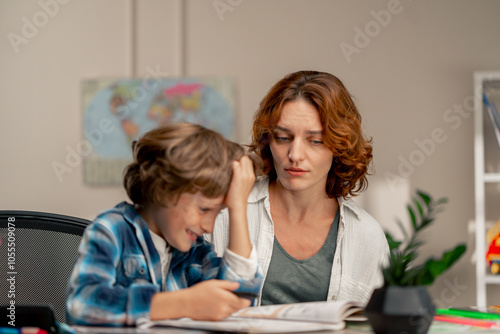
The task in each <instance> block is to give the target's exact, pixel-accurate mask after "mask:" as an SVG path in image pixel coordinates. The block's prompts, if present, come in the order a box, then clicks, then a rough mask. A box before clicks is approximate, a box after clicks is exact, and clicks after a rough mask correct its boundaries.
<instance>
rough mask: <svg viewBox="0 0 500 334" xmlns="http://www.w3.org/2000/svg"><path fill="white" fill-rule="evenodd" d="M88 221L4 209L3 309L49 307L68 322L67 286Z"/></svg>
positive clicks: (0, 254)
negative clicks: (29, 306) (7, 306)
mask: <svg viewBox="0 0 500 334" xmlns="http://www.w3.org/2000/svg"><path fill="white" fill-rule="evenodd" d="M89 223H90V221H89V220H86V219H81V218H76V217H70V216H64V215H59V214H52V213H45V212H34V211H0V305H10V304H11V303H12V301H14V303H15V305H50V306H52V308H53V309H54V313H55V316H56V320H57V321H60V322H66V306H65V304H66V287H67V282H68V279H69V275H70V274H71V271H72V269H73V266H74V263H75V261H76V257H77V255H78V251H77V250H78V246H79V244H80V240H81V238H82V235H83V232H84V230H85V227H86V226H87V225H88V224H89Z"/></svg>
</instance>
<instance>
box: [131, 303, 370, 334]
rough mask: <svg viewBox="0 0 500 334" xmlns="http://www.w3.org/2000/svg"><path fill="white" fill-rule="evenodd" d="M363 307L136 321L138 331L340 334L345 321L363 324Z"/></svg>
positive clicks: (287, 307) (301, 307) (267, 309)
mask: <svg viewBox="0 0 500 334" xmlns="http://www.w3.org/2000/svg"><path fill="white" fill-rule="evenodd" d="M364 306H365V304H363V303H360V302H350V301H324V302H308V303H296V304H281V305H266V306H257V307H249V308H245V309H243V310H240V311H238V312H236V313H234V314H233V315H232V316H231V317H229V318H227V319H224V320H221V321H197V320H192V319H189V318H183V319H176V320H160V321H150V320H148V319H141V320H139V323H138V327H140V328H149V327H157V326H167V327H177V328H189V329H201V330H212V331H224V332H234V333H292V332H308V331H319V330H340V329H343V328H344V327H345V320H353V321H356V320H357V321H359V320H366V318H365V317H363V316H362V315H361V312H362V310H363V308H364Z"/></svg>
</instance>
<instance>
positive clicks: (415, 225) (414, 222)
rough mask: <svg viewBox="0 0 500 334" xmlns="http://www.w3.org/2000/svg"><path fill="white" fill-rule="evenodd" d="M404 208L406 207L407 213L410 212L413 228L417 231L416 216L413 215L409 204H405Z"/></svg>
mask: <svg viewBox="0 0 500 334" xmlns="http://www.w3.org/2000/svg"><path fill="white" fill-rule="evenodd" d="M406 208H407V209H408V213H409V214H410V218H411V224H412V226H413V230H414V231H417V230H418V227H417V218H416V217H415V213H414V212H413V209H412V207H411V206H410V205H409V204H408V205H407V206H406Z"/></svg>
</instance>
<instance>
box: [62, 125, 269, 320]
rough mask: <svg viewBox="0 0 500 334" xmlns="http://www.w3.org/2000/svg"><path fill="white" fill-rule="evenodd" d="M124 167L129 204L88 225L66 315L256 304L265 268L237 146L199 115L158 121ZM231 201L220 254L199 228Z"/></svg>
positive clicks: (185, 311)
mask: <svg viewBox="0 0 500 334" xmlns="http://www.w3.org/2000/svg"><path fill="white" fill-rule="evenodd" d="M133 153H134V162H133V163H131V164H130V165H129V166H127V168H126V169H125V172H124V181H123V183H124V187H125V189H126V191H127V194H128V196H129V197H130V199H131V201H132V202H133V205H132V204H129V203H126V202H122V203H120V204H118V205H117V206H115V207H114V208H113V209H110V210H107V211H104V212H103V213H101V214H100V215H98V217H97V218H96V219H95V220H94V222H93V223H92V224H91V225H89V226H88V227H87V229H86V231H85V234H84V236H83V239H82V243H81V245H80V249H79V257H78V260H77V262H76V264H75V267H74V269H73V273H72V275H71V277H70V280H69V285H68V299H67V304H66V306H67V318H68V322H70V323H73V324H79V325H111V326H123V325H129V326H130V325H134V324H135V323H136V321H137V319H139V318H141V317H149V318H150V319H151V320H159V319H173V318H181V317H189V318H193V319H198V320H220V319H222V318H225V317H227V316H229V315H230V314H232V313H233V312H235V311H237V310H239V309H241V308H244V307H248V306H250V300H248V299H245V298H240V297H238V296H237V295H236V294H235V293H233V291H234V292H236V291H238V292H244V293H252V294H258V292H259V291H260V287H261V284H262V275H261V274H260V272H259V270H258V265H257V256H256V253H255V251H254V249H253V247H252V245H251V243H250V239H249V236H248V228H247V221H246V203H247V198H248V195H249V193H250V191H251V189H252V186H253V184H254V182H255V172H254V165H253V162H252V160H251V159H250V158H249V157H248V156H246V155H245V153H244V150H243V148H242V147H241V146H239V145H237V144H235V143H233V142H230V141H228V140H226V139H224V137H223V136H222V135H220V134H218V133H216V132H214V131H211V130H208V129H206V128H204V127H202V126H199V125H195V124H188V123H186V124H175V125H170V126H164V127H160V128H158V129H155V130H152V131H150V132H148V133H146V134H145V135H144V136H142V137H141V138H140V139H139V141H138V142H136V143H134V146H133ZM223 207H227V208H228V211H229V214H230V239H229V244H228V249H227V251H226V253H225V254H224V256H223V257H222V258H217V257H216V255H215V252H213V250H212V245H211V244H209V243H207V242H206V241H204V239H203V236H202V235H203V234H205V233H211V232H212V229H213V226H214V222H215V217H216V216H217V214H218V213H219V211H220V210H221V209H222V208H223Z"/></svg>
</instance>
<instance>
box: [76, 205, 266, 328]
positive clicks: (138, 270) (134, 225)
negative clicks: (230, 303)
mask: <svg viewBox="0 0 500 334" xmlns="http://www.w3.org/2000/svg"><path fill="white" fill-rule="evenodd" d="M209 279H224V280H230V281H236V282H239V283H240V287H239V288H238V290H237V291H241V292H250V293H254V294H258V293H259V291H260V288H261V285H262V274H261V273H260V270H259V269H258V270H257V273H256V275H255V277H254V278H253V279H251V280H243V279H242V278H241V277H239V276H238V275H237V274H236V273H235V272H234V271H233V270H232V269H231V268H230V267H229V266H228V265H227V263H226V261H225V260H224V258H220V257H217V256H216V255H215V252H214V251H213V249H212V245H211V244H210V243H208V242H207V241H205V240H204V239H203V238H202V237H199V238H198V239H197V240H196V242H195V243H194V244H193V246H192V247H191V249H190V250H189V251H188V252H185V253H183V252H180V251H178V250H176V249H174V251H173V253H172V258H171V262H170V267H169V270H168V274H167V278H166V283H165V285H166V286H165V287H162V275H161V263H160V256H159V254H158V252H157V251H156V248H155V246H154V244H153V241H152V239H151V236H150V234H149V227H148V225H147V223H146V222H145V221H144V220H143V219H142V217H141V216H140V215H139V214H138V213H137V211H136V210H135V209H134V208H133V206H132V205H131V204H128V203H126V202H122V203H120V204H118V205H117V206H115V207H114V208H113V209H110V210H107V211H104V212H103V213H101V214H100V215H99V216H98V217H97V218H96V219H95V220H94V222H93V223H92V224H90V225H89V226H88V227H87V228H86V230H85V233H84V235H83V238H82V242H81V244H80V248H79V256H78V259H77V262H76V264H75V267H74V269H73V272H72V274H71V277H70V280H69V283H68V293H67V302H66V309H67V319H68V322H69V323H71V324H77V325H109V326H124V325H134V324H135V323H136V321H137V319H139V318H143V317H149V312H150V304H151V298H152V296H153V294H155V293H156V292H159V291H176V290H180V289H184V288H187V287H190V286H192V285H194V284H196V283H199V282H201V281H204V280H209ZM172 307H176V306H175V305H173V306H172Z"/></svg>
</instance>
